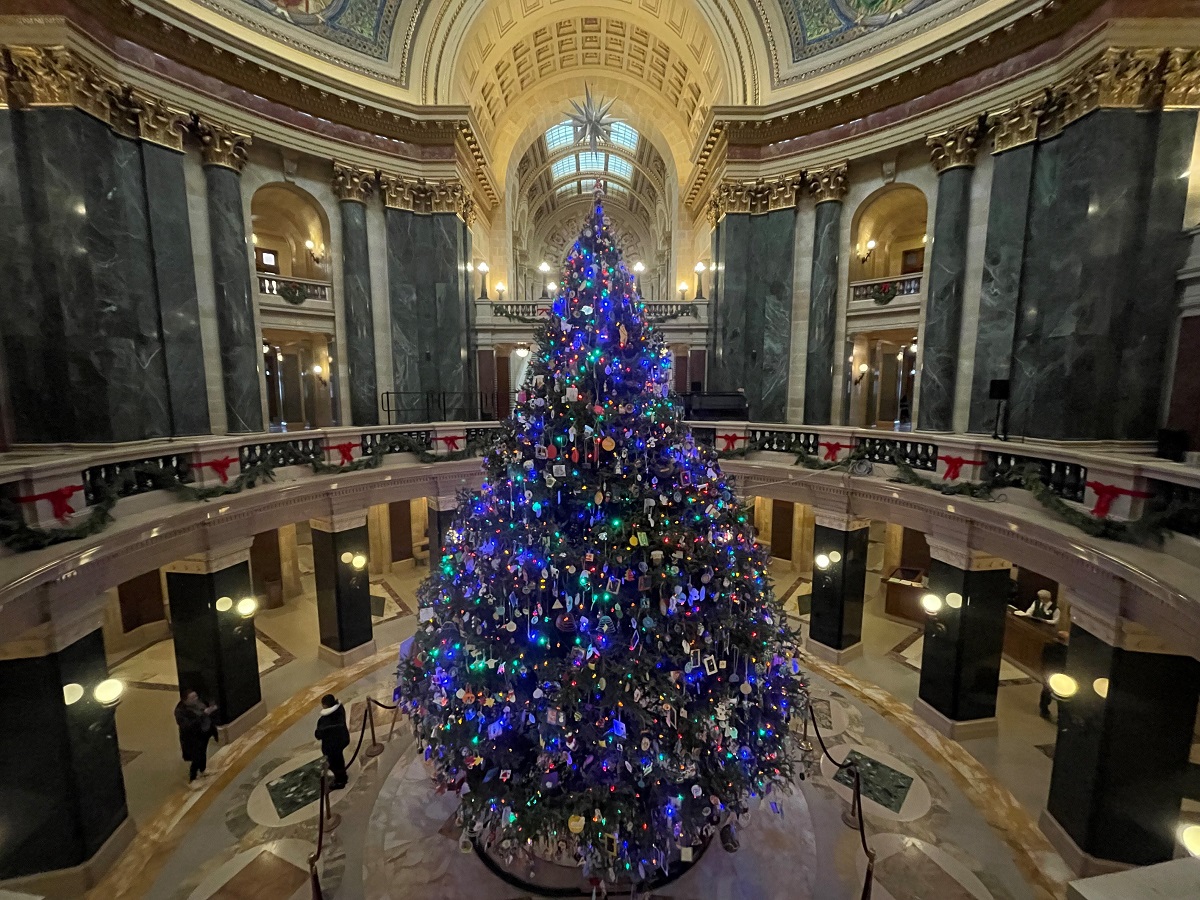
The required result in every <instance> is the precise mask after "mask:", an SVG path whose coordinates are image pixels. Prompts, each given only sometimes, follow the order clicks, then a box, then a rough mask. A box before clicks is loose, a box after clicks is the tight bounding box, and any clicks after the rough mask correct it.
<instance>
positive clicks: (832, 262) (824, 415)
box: [804, 164, 847, 425]
mask: <svg viewBox="0 0 1200 900" xmlns="http://www.w3.org/2000/svg"><path fill="white" fill-rule="evenodd" d="M846 174H847V167H846V166H845V165H844V164H843V165H841V166H834V167H831V168H828V169H822V170H820V171H818V172H811V173H809V179H810V181H809V189H810V191H811V192H812V195H813V197H814V199H815V200H816V202H817V208H816V220H815V224H814V228H813V258H812V282H811V288H810V291H809V307H808V352H807V354H806V356H805V363H804V424H805V425H828V424H830V423H831V422H832V421H833V370H834V362H835V361H836V359H837V355H838V351H837V347H836V346H835V341H836V338H837V325H838V322H837V309H838V271H839V269H840V268H841V259H840V253H841V241H842V200H843V198H844V197H845V196H846V184H847V182H846Z"/></svg>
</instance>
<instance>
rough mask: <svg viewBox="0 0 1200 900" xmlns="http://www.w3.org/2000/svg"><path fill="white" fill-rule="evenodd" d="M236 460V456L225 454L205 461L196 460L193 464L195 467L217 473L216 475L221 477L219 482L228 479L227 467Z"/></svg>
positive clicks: (222, 482)
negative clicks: (222, 456)
mask: <svg viewBox="0 0 1200 900" xmlns="http://www.w3.org/2000/svg"><path fill="white" fill-rule="evenodd" d="M235 462H237V457H236V456H226V457H224V458H222V459H210V460H208V461H207V462H198V463H195V464H194V465H195V466H196V468H197V469H212V470H213V471H214V472H216V473H217V477H218V478H220V479H221V484H224V483H225V482H227V481H228V480H229V467H230V466H232V465H233V464H234V463H235Z"/></svg>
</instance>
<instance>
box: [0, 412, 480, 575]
mask: <svg viewBox="0 0 1200 900" xmlns="http://www.w3.org/2000/svg"><path fill="white" fill-rule="evenodd" d="M490 443H491V440H490V439H489V438H476V439H475V440H471V441H468V442H467V445H466V446H465V447H464V448H463V449H462V450H455V451H452V452H450V453H442V454H438V453H433V452H431V451H430V450H429V449H428V448H426V447H424V446H423V445H422V444H421V442H420V441H419V440H417V439H416V438H414V437H409V436H407V435H405V436H404V438H403V439H401V440H400V441H398V442H397V443H396V444H395V445H394V446H395V447H396V448H397V449H396V451H395V452H400V453H412V454H413V455H414V456H416V457H417V458H418V459H419V460H420V461H421V462H423V463H435V462H456V461H458V460H462V459H467V458H469V457H472V456H475V455H476V454H478V452H479V451H480V450H482V449H484V448H486V447H487V446H488V444H490ZM320 453H321V451H317V454H320ZM383 457H384V450H383V448H377V449H376V450H375V451H373V452H372V453H370V454H369V455H367V456H363V457H361V458H360V459H356V460H354V461H353V462H349V463H342V464H340V465H336V464H332V463H327V462H325V460H323V459H321V458H320V456H319V455H316V454H315V455H313V456H312V457H311V458H310V459H309V460H308V463H309V465H310V466H312V470H313V472H314V473H315V474H317V475H335V474H346V473H349V472H360V471H363V470H365V469H377V468H379V466H381V465H382V464H383ZM274 480H275V466H273V465H272V464H271V462H270V461H269V460H263V461H262V462H258V463H255V464H254V465H251V466H248V467H246V468H245V469H243V470H242V471H241V472H240V473H239V474H238V476H237V477H236V478H235V479H233V481H232V482H230V483H229V484H220V485H212V486H211V487H196V486H194V485H191V484H181V483H180V482H178V481H176V480H175V478H174V477H173V476H171V475H170V474H168V473H167V472H166V471H165V470H164V469H162V468H161V467H159V466H155V465H151V464H149V463H144V464H142V465H137V466H130V467H129V468H127V469H124V470H122V471H121V473H120V474H118V475H117V476H115V477H114V478H112V479H110V480H108V481H104V482H100V483H98V484H96V485H95V486H94V488H93V489H94V491H95V495H96V502H95V503H94V504H93V505H92V508H91V510H90V511H89V512H88V515H87V517H86V518H85V519H83V520H82V521H80V522H77V523H76V524H74V525H68V526H64V527H61V528H37V527H35V526H33V525H30V524H29V523H27V522H26V521H25V517H24V516H23V515H22V513H21V509H20V507H19V506H17V504H16V503H14V502H12V501H11V500H0V544H3V545H4V546H5V547H7V548H8V549H9V550H12V551H14V552H16V553H27V552H29V551H31V550H41V549H43V548H45V547H50V546H53V545H54V544H62V543H65V542H67V541H77V540H81V539H82V538H86V537H91V536H92V535H94V534H99V533H100V532H101V531H103V530H104V529H105V528H107V527H108V526H109V525H110V524H112V521H113V517H112V511H113V508H114V507H115V506H116V505H117V501H118V500H119V499H120V498H121V497H122V496H124V495H125V494H126V493H128V492H129V491H130V489H131V488H132V487H134V486H135V485H137V484H138V483H139V482H141V483H145V482H149V483H150V484H151V485H152V489H153V490H161V491H169V492H170V493H172V494H174V495H175V496H176V497H178V498H179V499H181V500H185V501H198V500H213V499H215V498H217V497H224V496H227V495H229V494H240V493H241V492H242V491H244V490H245V489H246V488H253V487H257V486H258V485H259V484H260V483H262V482H269V481H274Z"/></svg>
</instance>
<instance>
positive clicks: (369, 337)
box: [333, 164, 379, 425]
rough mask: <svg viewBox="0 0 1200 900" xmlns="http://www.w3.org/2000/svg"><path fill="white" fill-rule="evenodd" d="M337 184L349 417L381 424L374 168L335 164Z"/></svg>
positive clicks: (354, 422) (368, 422) (356, 420)
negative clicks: (371, 221) (370, 212)
mask: <svg viewBox="0 0 1200 900" xmlns="http://www.w3.org/2000/svg"><path fill="white" fill-rule="evenodd" d="M333 190H334V193H335V194H337V198H338V209H339V211H340V212H341V216H342V298H343V305H342V308H343V309H344V310H345V313H346V365H347V369H348V370H349V374H350V422H351V423H352V424H354V425H378V424H379V396H378V393H379V387H378V379H377V377H376V372H375V323H374V319H373V318H372V313H371V251H370V248H369V247H368V244H367V206H366V204H367V200H368V199H369V198H370V196H371V194H372V192H373V190H374V179H373V176H372V175H371V174H370V173H367V172H363V171H362V170H359V169H354V168H352V167H348V166H342V165H337V164H335V165H334V170H333Z"/></svg>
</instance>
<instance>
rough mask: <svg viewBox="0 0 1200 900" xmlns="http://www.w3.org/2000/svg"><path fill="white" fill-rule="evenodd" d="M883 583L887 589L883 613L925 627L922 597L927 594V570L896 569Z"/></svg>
mask: <svg viewBox="0 0 1200 900" xmlns="http://www.w3.org/2000/svg"><path fill="white" fill-rule="evenodd" d="M883 582H884V586H885V589H886V592H885V594H884V597H883V611H884V612H885V613H887V615H889V616H891V617H893V618H896V619H902V620H903V621H906V622H912V623H913V624H914V625H920V626H922V627H924V625H925V618H926V616H925V610H924V609H923V608H922V606H921V597H922V596H924V594H925V570H924V569H906V568H903V567H901V568H896V569H893V570H892V572H891V574H890V575H888V577H887V578H885V579H884V580H883Z"/></svg>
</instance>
